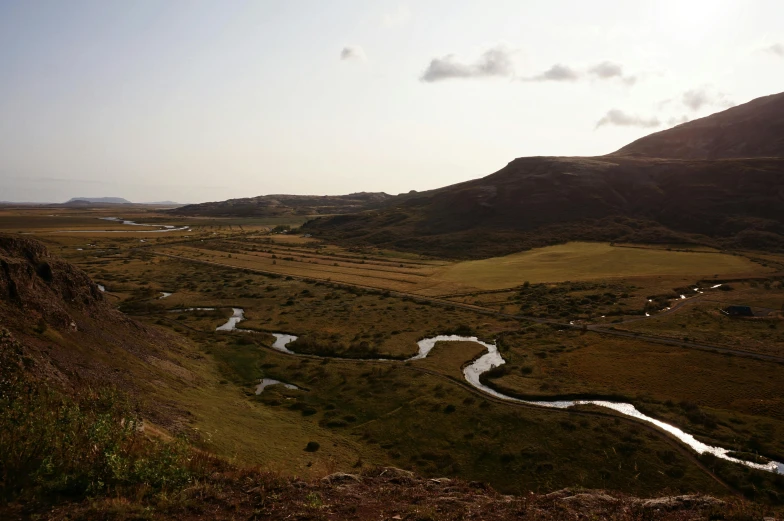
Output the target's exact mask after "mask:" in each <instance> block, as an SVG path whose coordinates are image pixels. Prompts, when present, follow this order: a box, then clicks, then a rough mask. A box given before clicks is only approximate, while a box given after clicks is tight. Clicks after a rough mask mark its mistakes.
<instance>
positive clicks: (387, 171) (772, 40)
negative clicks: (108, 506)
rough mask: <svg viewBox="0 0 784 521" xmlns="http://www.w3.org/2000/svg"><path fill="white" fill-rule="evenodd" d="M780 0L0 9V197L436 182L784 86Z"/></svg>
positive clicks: (207, 193) (638, 132) (174, 194)
mask: <svg viewBox="0 0 784 521" xmlns="http://www.w3.org/2000/svg"><path fill="white" fill-rule="evenodd" d="M782 17H784V4H781V3H780V2H775V1H772V0H764V1H763V0H760V1H756V2H740V1H735V0H717V1H710V2H708V1H692V2H688V3H683V2H675V1H662V2H656V3H645V4H637V3H635V5H631V4H630V3H629V2H623V1H620V0H617V1H616V0H614V1H610V0H606V1H598V2H592V3H590V5H589V4H587V3H584V2H576V1H575V2H566V1H564V2H550V3H547V4H546V5H530V6H522V5H520V3H519V2H512V1H499V2H495V3H493V8H492V9H488V7H487V6H486V5H485V6H481V5H479V4H478V3H473V2H467V1H465V0H459V1H452V2H443V1H423V2H417V3H414V2H396V1H393V2H378V3H374V4H372V5H371V4H368V3H365V2H356V1H341V2H333V3H330V4H329V5H326V4H324V3H319V2H298V3H297V4H296V6H295V5H294V3H291V2H279V1H259V2H236V1H232V2H224V3H221V4H216V3H212V2H206V1H198V2H191V3H188V4H184V3H175V2H153V1H140V2H134V3H132V4H128V3H120V2H97V1H74V2H68V3H64V2H54V1H42V2H35V3H32V2H21V1H7V2H4V3H2V4H0V75H1V76H0V77H2V79H0V113H1V114H3V117H2V118H0V158H1V159H0V200H2V201H19V202H22V201H25V202H64V201H67V200H68V199H71V198H72V197H122V198H125V199H128V200H130V201H134V202H145V201H164V200H172V201H177V202H179V203H194V202H202V201H218V200H224V199H228V198H237V197H252V196H257V195H263V194H281V193H292V194H318V195H337V194H347V193H352V192H362V191H365V192H382V191H383V192H387V193H390V194H397V193H401V192H408V191H409V190H427V189H432V188H437V187H440V186H444V185H449V184H454V183H458V182H462V181H466V180H468V179H473V178H477V177H481V176H484V175H488V174H490V173H492V172H495V171H497V170H499V169H500V168H502V167H503V166H504V165H506V164H507V163H508V162H509V161H511V160H513V159H514V158H516V157H523V156H535V155H566V156H593V155H603V154H607V153H610V152H612V151H614V150H617V149H618V148H620V147H621V146H623V145H625V144H627V143H629V142H631V141H633V140H635V139H637V138H639V137H642V136H644V135H647V134H650V133H652V132H655V131H658V130H663V129H666V128H669V127H672V126H674V125H676V124H678V123H681V122H683V121H686V120H693V119H696V118H699V117H703V116H706V115H708V114H711V113H714V112H718V111H720V110H724V109H725V108H727V107H729V106H732V105H734V104H740V103H745V102H747V101H749V100H751V99H754V98H757V97H760V96H764V95H768V94H774V93H777V92H780V91H781V90H784V89H782V87H781V86H782V85H784V30H782V29H781V28H780V27H779V25H780V23H779V21H780V20H781V19H782Z"/></svg>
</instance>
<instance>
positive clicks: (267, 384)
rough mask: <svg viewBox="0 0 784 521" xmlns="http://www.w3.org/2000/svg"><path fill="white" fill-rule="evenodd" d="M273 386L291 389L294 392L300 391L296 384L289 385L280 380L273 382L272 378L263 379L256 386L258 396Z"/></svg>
mask: <svg viewBox="0 0 784 521" xmlns="http://www.w3.org/2000/svg"><path fill="white" fill-rule="evenodd" d="M273 385H282V386H283V387H285V388H286V389H291V390H292V391H294V390H297V389H299V387H297V386H296V385H294V384H287V383H286V382H281V381H280V380H273V379H272V378H262V379H261V380H260V381H259V385H257V386H256V394H261V393H263V392H264V389H266V388H267V387H271V386H273Z"/></svg>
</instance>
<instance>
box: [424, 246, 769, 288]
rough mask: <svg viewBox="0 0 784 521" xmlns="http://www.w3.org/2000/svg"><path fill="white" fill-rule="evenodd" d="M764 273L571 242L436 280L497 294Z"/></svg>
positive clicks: (671, 254) (700, 258)
mask: <svg viewBox="0 0 784 521" xmlns="http://www.w3.org/2000/svg"><path fill="white" fill-rule="evenodd" d="M764 271H766V270H765V268H762V267H761V266H760V265H758V264H756V263H753V262H751V261H749V259H747V258H745V257H741V256H733V255H726V254H719V253H707V252H683V251H667V250H659V249H642V248H628V247H620V246H611V245H609V244H605V243H587V242H573V243H569V244H562V245H558V246H548V247H546V248H537V249H535V250H531V251H526V252H521V253H515V254H513V255H507V256H505V257H495V258H491V259H485V260H479V261H468V262H460V263H457V264H455V265H453V266H450V267H448V268H446V269H445V270H443V271H442V272H441V273H440V274H439V276H440V277H441V278H442V279H443V280H446V281H453V282H468V281H470V283H471V284H472V285H474V286H476V287H477V288H479V289H501V288H508V287H512V286H518V285H520V284H523V283H524V282H525V281H528V282H531V283H534V282H563V281H567V280H569V281H578V280H596V279H608V278H625V277H650V276H668V275H669V276H671V275H680V276H683V275H686V276H692V277H712V276H714V275H717V276H727V275H738V274H749V273H760V272H764ZM768 271H772V270H768Z"/></svg>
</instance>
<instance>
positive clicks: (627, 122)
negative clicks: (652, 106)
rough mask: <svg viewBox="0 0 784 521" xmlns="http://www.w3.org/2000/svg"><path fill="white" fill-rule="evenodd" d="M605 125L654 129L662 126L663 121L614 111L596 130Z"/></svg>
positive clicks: (599, 123)
mask: <svg viewBox="0 0 784 521" xmlns="http://www.w3.org/2000/svg"><path fill="white" fill-rule="evenodd" d="M605 125H615V126H619V127H643V128H652V127H658V126H659V125H661V121H659V120H658V118H655V117H654V118H643V117H640V116H637V115H633V114H627V113H626V112H624V111H622V110H619V109H612V110H610V111H608V112H607V114H605V115H604V117H603V118H602V119H600V120H599V121H598V122H597V123H596V128H599V127H603V126H605Z"/></svg>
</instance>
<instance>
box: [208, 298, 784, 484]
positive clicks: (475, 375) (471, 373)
mask: <svg viewBox="0 0 784 521" xmlns="http://www.w3.org/2000/svg"><path fill="white" fill-rule="evenodd" d="M244 318H245V312H244V310H242V309H240V308H233V315H232V317H231V318H230V319H229V320H228V322H226V323H225V324H223V325H222V326H220V327H218V328H217V331H243V330H241V329H237V327H236V326H237V324H238V323H239V322H240V321H242V320H243V319H244ZM272 335H273V336H274V337H275V343H274V344H273V345H272V348H273V349H276V350H278V351H282V352H284V353H288V354H293V355H296V354H297V353H295V352H294V351H291V350H290V349H288V347H287V346H288V345H289V344H290V343H292V342H294V341H296V340H297V337H296V336H295V335H290V334H285V333H272ZM438 342H475V343H477V344H479V345H481V346H483V347H484V348H485V349H487V353H485V354H483V355H482V356H480V357H479V358H477V359H476V360H475V361H474V362H472V363H470V364H469V365H467V366H466V367H465V369H463V376H464V377H465V379H466V381H467V382H468V383H469V384H471V385H472V386H473V387H475V388H476V389H478V390H480V391H482V392H483V393H486V394H488V395H490V396H493V397H495V398H499V399H501V400H505V401H508V402H513V403H524V404H527V405H536V406H539V407H547V408H550V409H568V408H570V407H574V406H577V405H595V406H597V407H604V408H607V409H612V410H613V411H616V412H619V413H621V414H623V415H624V416H629V417H630V418H635V419H638V420H641V421H644V422H647V423H650V424H651V425H654V426H655V427H657V428H659V429H661V430H663V431H665V432H667V433H669V434H671V435H672V436H674V437H676V438H677V439H678V440H680V441H681V442H682V443H684V444H686V445H688V446H689V447H691V449H692V450H694V451H695V452H696V453H697V454H705V453H709V454H712V455H713V456H715V457H717V458H720V459H723V460H726V461H731V462H733V463H739V464H741V465H745V466H747V467H751V468H753V469H757V470H765V471H768V472H774V473H777V474H784V463H780V462H778V461H770V462H769V463H765V464H762V463H754V462H751V461H745V460H742V459H738V458H734V457H732V456H730V455H729V454H730V453H731V452H732V451H731V450H730V449H724V448H722V447H714V446H711V445H708V444H706V443H703V442H701V441H699V440H698V439H696V438H695V437H694V436H692V435H691V434H688V433H686V432H684V431H682V430H680V429H679V428H677V427H675V426H674V425H670V424H668V423H664V422H663V421H661V420H657V419H655V418H651V417H650V416H646V415H645V414H643V413H641V412H640V411H638V410H637V409H636V408H635V407H634V405H632V404H630V403H623V402H611V401H606V400H557V401H544V400H521V399H519V398H514V397H512V396H507V395H505V394H503V393H500V392H498V391H496V390H494V389H491V388H490V387H488V386H486V385H485V384H483V383H482V382H481V381H480V377H481V376H482V375H483V374H484V373H486V372H488V371H490V370H491V369H493V368H495V367H499V366H501V365H503V364H505V363H506V360H504V358H503V357H502V356H501V353H499V352H498V346H496V344H491V343H488V342H483V341H481V340H479V339H478V338H477V337H475V336H459V335H439V336H435V337H432V338H424V339H422V340H420V341H419V342H417V347H418V348H419V350H418V352H417V354H416V355H414V356H412V357H411V358H409V359H407V360H405V362H410V361H414V360H422V359H423V358H426V357H427V355H428V354H429V353H430V351H431V350H432V349H433V347H435V345H436V343H438ZM365 361H374V362H391V361H390V360H365ZM264 381H265V380H262V384H263V382H264ZM269 381H272V382H278V381H277V380H269ZM279 383H280V382H279ZM262 384H260V387H261V385H262ZM267 385H274V384H272V383H269V384H267ZM267 385H265V386H264V387H266V386H267ZM287 385H291V384H287ZM264 387H261V390H263V389H264ZM260 392H261V391H260V390H259V387H257V394H259V393H260Z"/></svg>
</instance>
